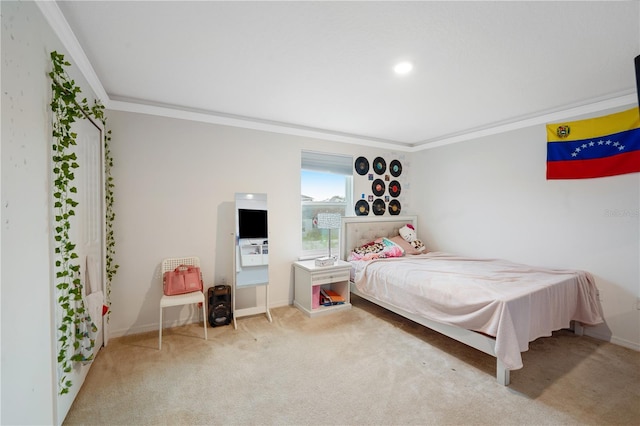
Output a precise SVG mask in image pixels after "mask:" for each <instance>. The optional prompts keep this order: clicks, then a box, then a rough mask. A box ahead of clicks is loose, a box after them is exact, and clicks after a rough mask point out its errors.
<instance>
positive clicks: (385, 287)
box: [352, 252, 603, 382]
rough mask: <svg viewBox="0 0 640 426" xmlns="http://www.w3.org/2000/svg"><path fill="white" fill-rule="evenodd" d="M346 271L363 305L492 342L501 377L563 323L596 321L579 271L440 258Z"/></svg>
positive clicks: (587, 282) (378, 262)
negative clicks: (374, 303) (379, 304)
mask: <svg viewBox="0 0 640 426" xmlns="http://www.w3.org/2000/svg"><path fill="white" fill-rule="evenodd" d="M352 265H353V268H352V278H353V285H355V287H356V288H357V291H358V292H359V293H361V294H362V295H365V296H367V298H369V299H375V300H379V301H383V302H384V303H386V304H388V305H391V306H394V307H397V308H400V309H401V310H403V311H405V312H408V313H410V314H412V315H416V316H419V317H423V318H426V319H428V320H431V321H435V322H437V323H443V324H448V325H451V326H454V327H460V328H462V329H466V330H471V331H474V332H478V333H482V334H484V335H487V336H491V337H492V338H495V356H496V357H497V358H498V362H501V363H502V364H503V365H504V367H505V368H506V369H507V370H515V369H519V368H522V357H521V352H523V351H526V350H527V349H528V348H529V342H531V341H533V340H535V339H537V338H539V337H543V336H550V335H551V333H552V332H553V331H555V330H559V329H562V328H568V327H569V326H570V324H571V321H577V322H579V323H581V324H585V325H594V324H598V323H601V322H602V321H603V319H602V313H601V308H600V305H599V303H598V300H597V289H596V286H595V283H594V279H593V277H592V276H591V274H589V273H587V272H583V271H577V270H554V269H543V268H537V267H533V266H528V265H522V264H517V263H512V262H509V261H505V260H498V259H474V258H467V257H462V256H456V255H452V254H447V253H442V252H431V253H428V254H421V255H413V256H403V257H392V258H384V259H373V260H355V261H352ZM507 382H508V377H507Z"/></svg>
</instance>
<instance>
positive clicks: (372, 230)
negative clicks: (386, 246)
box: [340, 216, 509, 386]
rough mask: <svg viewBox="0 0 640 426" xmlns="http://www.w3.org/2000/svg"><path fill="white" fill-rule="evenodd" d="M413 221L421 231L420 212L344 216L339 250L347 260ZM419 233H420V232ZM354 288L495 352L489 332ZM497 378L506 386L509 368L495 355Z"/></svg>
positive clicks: (427, 324)
mask: <svg viewBox="0 0 640 426" xmlns="http://www.w3.org/2000/svg"><path fill="white" fill-rule="evenodd" d="M407 223H411V224H412V225H413V226H414V228H415V229H416V232H417V231H418V218H417V216H392V217H376V218H371V217H361V216H360V217H345V218H343V219H342V233H341V234H340V235H341V237H340V254H341V258H342V259H344V260H346V259H347V256H348V255H349V252H350V251H351V250H352V249H353V248H354V247H358V246H360V245H362V244H365V243H367V242H369V241H372V240H373V239H374V238H376V237H393V236H396V235H398V229H400V228H401V227H403V226H404V225H406V224H407ZM418 235H419V234H418ZM351 292H352V293H353V294H356V295H358V296H359V297H362V298H363V299H366V300H368V301H370V302H372V303H375V304H376V305H379V306H382V307H383V308H386V309H388V310H390V311H392V312H395V313H396V314H398V315H401V316H403V317H405V318H408V319H410V320H411V321H414V322H417V323H418V324H420V325H423V326H425V327H428V328H430V329H432V330H434V331H437V332H438V333H441V334H444V335H445V336H448V337H451V338H452V339H455V340H457V341H459V342H462V343H464V344H465V345H469V346H471V347H473V348H476V349H478V350H480V351H482V352H484V353H486V354H489V355H491V356H494V357H495V356H496V350H495V346H496V341H495V339H494V338H492V337H490V336H486V335H484V334H481V333H477V332H475V331H470V330H467V329H464V328H460V327H456V326H452V325H449V324H442V323H439V322H436V321H431V320H429V319H426V318H423V317H421V316H418V315H416V314H412V313H410V312H407V311H405V310H404V309H400V308H398V307H396V306H393V305H390V304H388V303H386V302H382V301H380V300H378V299H375V298H372V297H371V296H368V295H366V294H362V293H361V292H360V291H358V289H357V288H356V286H355V284H354V283H353V282H352V283H351ZM496 361H497V362H496V379H497V380H498V383H500V384H501V385H504V386H507V385H508V384H509V370H508V369H507V368H506V367H505V366H504V364H503V363H502V362H501V361H500V360H499V359H497V358H496Z"/></svg>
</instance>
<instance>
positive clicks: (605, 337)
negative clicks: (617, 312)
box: [584, 327, 640, 352]
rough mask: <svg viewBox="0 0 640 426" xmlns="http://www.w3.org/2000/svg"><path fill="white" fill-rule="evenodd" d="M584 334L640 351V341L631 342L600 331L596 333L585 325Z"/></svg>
mask: <svg viewBox="0 0 640 426" xmlns="http://www.w3.org/2000/svg"><path fill="white" fill-rule="evenodd" d="M584 334H585V336H589V337H593V338H594V339H598V340H603V341H605V342H609V343H613V344H614V345H618V346H623V347H625V348H629V349H633V350H634V351H638V352H640V343H636V342H631V341H629V340H626V339H621V338H619V337H616V336H608V335H605V334H601V333H596V332H594V330H592V329H590V328H587V327H585V328H584Z"/></svg>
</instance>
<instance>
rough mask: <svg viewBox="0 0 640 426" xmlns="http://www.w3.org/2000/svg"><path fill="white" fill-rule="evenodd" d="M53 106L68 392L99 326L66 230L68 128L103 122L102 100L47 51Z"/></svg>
mask: <svg viewBox="0 0 640 426" xmlns="http://www.w3.org/2000/svg"><path fill="white" fill-rule="evenodd" d="M51 62H52V71H51V72H50V73H49V77H51V80H52V83H51V90H52V100H51V111H52V112H53V123H52V124H53V131H52V134H53V141H54V143H53V145H52V150H53V154H52V165H53V178H54V181H53V186H54V188H53V208H54V212H55V219H54V222H55V224H54V235H53V237H54V242H55V243H54V246H55V255H56V257H55V272H56V288H57V290H58V291H57V296H58V298H57V302H58V305H59V306H60V309H61V317H62V321H61V324H60V325H59V327H58V356H57V360H58V366H59V369H60V371H61V373H60V374H59V382H58V391H59V393H60V394H65V393H68V392H69V389H70V388H71V386H72V382H71V380H68V379H67V377H66V374H67V373H70V372H71V370H72V363H73V362H90V361H92V360H93V347H94V346H95V339H94V337H95V334H96V333H97V327H96V325H95V324H94V323H93V322H92V320H91V318H90V317H89V315H88V312H87V310H86V307H85V306H84V301H83V298H82V287H83V283H82V280H81V274H80V264H79V263H78V254H77V252H76V244H75V243H74V242H73V241H72V238H71V236H70V230H71V228H72V218H73V217H74V216H75V208H76V207H77V206H78V201H76V200H75V199H74V194H77V192H78V191H77V188H76V187H75V186H74V185H73V181H74V179H75V171H76V169H78V168H79V167H80V165H79V164H78V158H77V156H76V154H75V152H73V147H74V146H75V145H76V137H77V134H76V133H74V132H73V131H72V130H71V128H72V125H73V123H74V122H76V121H77V120H80V119H84V118H85V117H86V116H90V117H94V118H96V119H99V120H100V121H101V122H102V123H103V126H104V127H105V128H106V118H105V117H104V106H103V105H102V104H100V103H99V102H97V101H95V102H94V105H93V106H91V107H90V106H89V103H88V101H87V99H86V98H83V99H82V100H80V101H78V100H77V98H78V95H79V94H80V92H81V90H80V88H79V87H78V86H77V85H76V84H75V82H74V81H73V80H72V79H71V78H70V77H69V75H68V74H67V73H66V71H65V67H69V66H70V65H71V64H70V63H69V62H67V61H66V60H65V59H64V55H62V54H59V53H57V52H55V51H54V52H51ZM110 140H111V132H110V131H108V132H105V134H104V141H103V142H104V145H105V147H104V149H105V163H106V166H105V194H106V195H105V198H106V200H105V202H106V211H107V214H106V218H105V221H106V234H107V238H106V245H107V251H106V260H105V264H106V269H107V300H106V304H107V306H110V304H111V303H110V294H111V280H112V278H113V276H114V275H115V272H116V270H117V268H118V265H115V264H114V262H113V257H114V254H115V240H114V236H113V220H114V219H115V213H114V212H113V189H114V184H113V179H112V177H111V166H112V165H113V159H112V157H111V152H110V150H109V141H110Z"/></svg>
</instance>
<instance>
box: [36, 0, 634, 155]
mask: <svg viewBox="0 0 640 426" xmlns="http://www.w3.org/2000/svg"><path fill="white" fill-rule="evenodd" d="M35 3H36V4H37V5H38V7H39V8H40V11H41V12H42V14H43V15H44V17H45V19H46V20H47V22H48V23H49V25H50V26H51V27H52V28H53V31H54V32H55V33H56V35H57V36H58V37H59V38H60V40H61V42H62V44H63V45H64V47H65V48H66V49H67V51H68V52H69V54H70V55H71V57H72V58H73V61H74V63H75V65H76V66H77V67H78V69H79V70H80V72H81V73H82V75H83V76H84V77H85V79H86V80H87V82H88V83H89V85H90V86H91V88H92V89H93V91H94V92H95V94H96V96H97V97H98V99H99V100H100V101H101V102H102V104H103V105H104V107H105V108H106V109H108V110H115V111H124V112H135V113H140V114H148V115H157V116H161V117H169V118H177V119H181V120H190V121H199V122H203V123H211V124H219V125H224V126H232V127H241V128H244V129H252V130H261V131H265V132H272V133H280V134H286V135H293V136H303V137H309V138H315V139H322V140H329V141H334V142H341V143H348V144H354V145H363V146H367V147H375V148H381V149H390V150H395V151H404V152H417V151H423V150H426V149H432V148H438V147H441V146H446V145H451V144H454V143H459V142H465V141H469V140H473V139H478V138H482V137H485V136H492V135H496V134H499V133H505V132H509V131H512V130H517V129H522V128H526V127H531V126H536V125H540V124H546V123H551V122H556V121H563V120H567V119H573V118H575V117H578V116H581V115H587V114H593V113H597V112H601V111H604V110H607V109H613V108H621V107H630V106H633V105H636V104H637V94H636V93H635V92H625V93H619V94H614V95H612V96H609V97H607V98H604V97H603V98H600V99H594V100H591V101H590V102H589V103H584V104H581V105H572V106H571V105H570V106H566V107H564V108H562V109H557V110H553V111H542V112H540V113H537V114H535V115H529V116H526V117H519V118H516V119H513V120H509V121H503V122H498V123H493V124H490V125H487V126H483V127H480V128H475V129H469V130H466V131H463V132H459V133H456V134H451V135H444V136H442V137H437V138H434V139H428V140H424V141H421V142H416V143H403V142H397V141H390V140H383V139H376V138H367V137H365V136H360V135H353V134H348V133H341V132H332V131H329V130H326V129H318V128H312V127H305V126H296V125H293V124H289V123H282V122H275V121H268V120H259V119H255V118H251V117H242V116H235V115H230V114H223V113H217V112H210V111H193V110H186V109H180V108H177V107H175V106H167V105H162V106H160V105H150V104H145V103H142V102H140V101H131V100H114V99H110V98H109V95H108V94H107V92H106V91H105V89H104V87H103V86H102V83H101V82H100V79H99V78H98V76H97V74H96V73H95V70H94V69H93V66H92V65H91V63H90V62H89V59H88V58H87V55H86V54H85V53H84V50H83V49H82V47H81V46H80V42H79V41H78V39H77V38H76V36H75V34H74V33H73V31H72V30H71V27H70V26H69V23H68V22H67V20H66V19H65V17H64V15H63V14H62V11H61V10H60V8H59V7H58V4H57V3H56V2H55V1H53V0H51V1H36V2H35Z"/></svg>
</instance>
